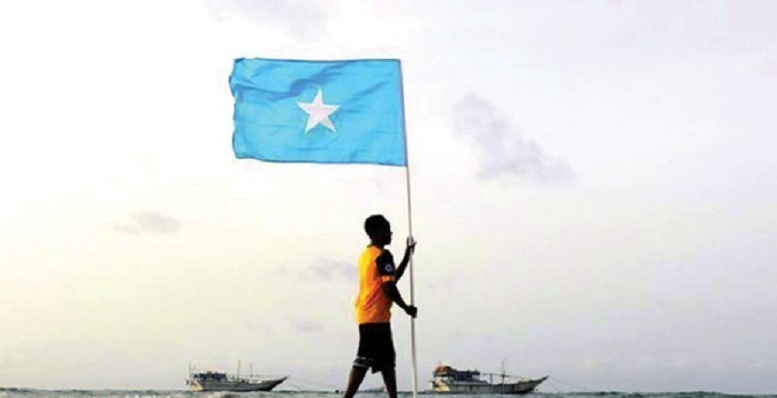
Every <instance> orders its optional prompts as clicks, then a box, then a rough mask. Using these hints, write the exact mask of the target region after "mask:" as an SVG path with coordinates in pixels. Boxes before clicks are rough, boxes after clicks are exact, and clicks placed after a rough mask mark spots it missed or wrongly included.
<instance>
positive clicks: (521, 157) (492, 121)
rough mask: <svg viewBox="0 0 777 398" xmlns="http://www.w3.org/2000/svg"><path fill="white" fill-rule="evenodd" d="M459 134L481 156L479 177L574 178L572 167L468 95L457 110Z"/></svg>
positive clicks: (456, 123) (563, 179)
mask: <svg viewBox="0 0 777 398" xmlns="http://www.w3.org/2000/svg"><path fill="white" fill-rule="evenodd" d="M454 122H455V129H456V134H457V135H458V136H460V137H461V138H462V139H464V140H466V141H468V142H470V143H472V144H474V147H475V148H476V149H477V150H478V152H479V153H480V161H481V169H480V173H479V174H480V176H481V177H482V178H484V179H495V178H498V177H501V176H510V175H512V176H518V177H527V178H532V179H536V180H539V181H565V180H569V179H571V178H572V171H571V169H570V167H569V164H568V163H567V162H566V161H565V160H562V159H556V158H554V157H551V156H549V155H547V154H545V152H544V151H543V150H542V148H540V146H539V145H537V143H535V142H533V141H530V140H527V139H526V138H524V137H523V135H522V134H521V131H520V130H519V129H518V128H516V127H515V126H513V125H511V124H510V123H509V121H507V120H505V118H504V116H502V115H501V114H500V113H499V112H498V111H497V109H496V108H495V107H494V106H493V105H492V104H491V103H490V102H488V101H487V100H485V99H483V98H481V97H480V96H478V95H476V94H468V95H466V96H465V97H464V98H463V99H461V100H460V101H459V102H458V104H457V105H456V106H455V115H454Z"/></svg>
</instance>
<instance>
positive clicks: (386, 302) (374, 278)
mask: <svg viewBox="0 0 777 398" xmlns="http://www.w3.org/2000/svg"><path fill="white" fill-rule="evenodd" d="M395 272H396V267H395V266H394V259H393V257H392V255H391V252H389V251H388V250H382V249H380V248H378V247H375V246H367V248H366V249H364V252H362V255H361V256H360V257H359V295H358V296H357V297H356V322H357V323H358V324H363V323H386V322H389V320H390V319H391V305H392V304H393V303H392V301H391V299H390V298H389V297H388V296H387V295H386V294H385V293H383V283H385V282H389V281H391V282H393V281H395V280H396V278H395Z"/></svg>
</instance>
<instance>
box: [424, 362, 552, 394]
mask: <svg viewBox="0 0 777 398" xmlns="http://www.w3.org/2000/svg"><path fill="white" fill-rule="evenodd" d="M433 375H434V379H433V380H432V381H431V386H432V390H434V391H435V392H441V393H467V394H528V393H530V392H533V391H534V390H535V389H536V388H537V386H538V385H540V383H542V382H543V381H545V380H546V379H547V378H548V376H545V377H541V378H539V379H528V378H521V377H517V376H509V375H506V374H504V373H481V372H479V371H477V370H457V369H454V368H452V367H450V366H446V365H440V366H437V368H435V369H434V373H433ZM481 375H486V376H489V377H490V380H483V379H482V378H481ZM494 376H497V377H500V378H501V382H500V383H494V382H493V377H494ZM507 379H516V381H513V382H507Z"/></svg>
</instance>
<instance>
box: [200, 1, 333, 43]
mask: <svg viewBox="0 0 777 398" xmlns="http://www.w3.org/2000/svg"><path fill="white" fill-rule="evenodd" d="M203 4H205V7H206V8H207V9H208V11H210V13H211V14H212V15H213V16H214V17H215V18H216V19H219V20H224V19H230V18H232V17H234V16H240V17H243V18H245V19H247V20H248V21H250V22H252V23H255V24H257V25H260V26H270V27H273V28H276V29H280V30H283V31H285V32H286V33H288V34H290V35H291V36H293V37H294V38H296V39H304V40H310V39H315V38H317V37H320V36H322V35H324V15H323V13H322V12H321V9H320V8H319V7H318V6H316V5H314V4H311V2H309V1H306V0H273V1H255V0H203Z"/></svg>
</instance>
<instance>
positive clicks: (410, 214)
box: [397, 60, 418, 398]
mask: <svg viewBox="0 0 777 398" xmlns="http://www.w3.org/2000/svg"><path fill="white" fill-rule="evenodd" d="M397 61H398V62H399V64H400V66H399V97H400V99H401V100H402V132H403V133H404V134H405V137H404V138H405V139H404V142H405V185H406V191H407V227H408V231H409V232H408V233H409V235H410V237H413V206H412V201H411V200H410V198H411V196H412V195H411V194H410V193H411V191H410V156H409V154H408V152H407V123H406V122H405V116H406V115H405V92H404V81H403V78H402V62H401V61H399V60H397ZM407 266H408V268H409V270H410V305H415V287H414V281H413V268H414V267H413V256H412V255H411V256H410V257H409V258H408V265H407ZM410 351H411V355H412V360H413V398H416V397H417V396H418V367H417V363H416V344H415V318H410Z"/></svg>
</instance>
